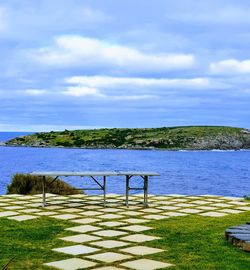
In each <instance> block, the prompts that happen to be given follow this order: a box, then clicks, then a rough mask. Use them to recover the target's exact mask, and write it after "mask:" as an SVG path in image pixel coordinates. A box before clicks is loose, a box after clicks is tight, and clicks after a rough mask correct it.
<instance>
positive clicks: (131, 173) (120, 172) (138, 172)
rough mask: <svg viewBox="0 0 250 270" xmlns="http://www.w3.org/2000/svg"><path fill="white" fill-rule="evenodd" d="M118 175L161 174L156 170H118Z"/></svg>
mask: <svg viewBox="0 0 250 270" xmlns="http://www.w3.org/2000/svg"><path fill="white" fill-rule="evenodd" d="M118 175H134V176H159V175H160V174H159V173H156V172H145V171H143V172H140V171H118Z"/></svg>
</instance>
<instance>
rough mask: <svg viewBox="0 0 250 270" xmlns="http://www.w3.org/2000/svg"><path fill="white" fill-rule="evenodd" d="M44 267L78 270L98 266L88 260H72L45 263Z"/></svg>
mask: <svg viewBox="0 0 250 270" xmlns="http://www.w3.org/2000/svg"><path fill="white" fill-rule="evenodd" d="M44 265H47V266H51V267H55V268H57V269H61V270H78V269H85V268H89V267H93V266H95V265H96V263H94V262H90V261H87V260H82V259H79V258H72V259H67V260H62V261H56V262H50V263H45V264H44Z"/></svg>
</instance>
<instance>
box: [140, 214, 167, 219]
mask: <svg viewBox="0 0 250 270" xmlns="http://www.w3.org/2000/svg"><path fill="white" fill-rule="evenodd" d="M143 217H144V218H146V219H156V220H160V219H165V218H167V217H166V216H163V215H146V216H143Z"/></svg>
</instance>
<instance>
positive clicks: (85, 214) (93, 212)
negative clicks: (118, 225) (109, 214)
mask: <svg viewBox="0 0 250 270" xmlns="http://www.w3.org/2000/svg"><path fill="white" fill-rule="evenodd" d="M78 214H80V215H83V216H87V217H93V216H94V217H95V216H98V215H102V214H103V213H102V212H98V211H83V212H80V213H78Z"/></svg>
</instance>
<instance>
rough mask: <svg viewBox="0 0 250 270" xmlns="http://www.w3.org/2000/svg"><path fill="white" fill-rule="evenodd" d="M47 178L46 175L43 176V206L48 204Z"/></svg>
mask: <svg viewBox="0 0 250 270" xmlns="http://www.w3.org/2000/svg"><path fill="white" fill-rule="evenodd" d="M45 186H46V179H45V176H43V207H45V206H46V187H45Z"/></svg>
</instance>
